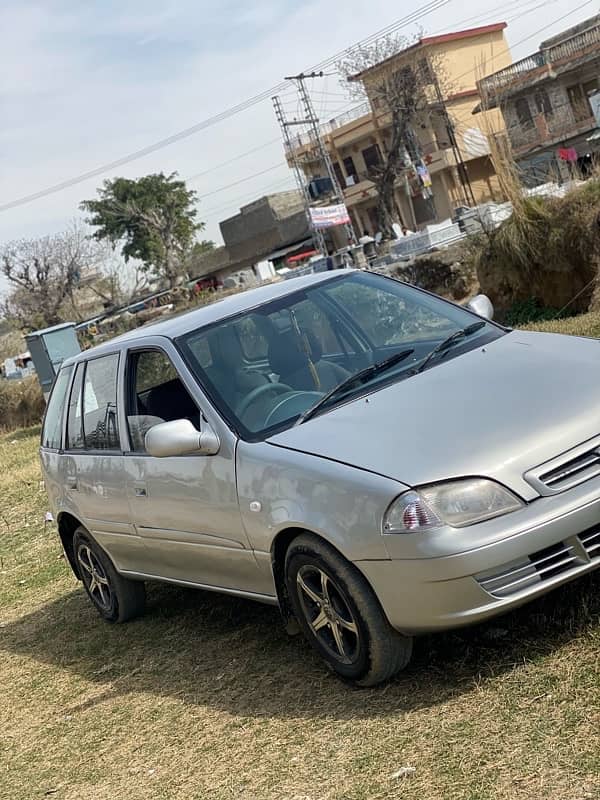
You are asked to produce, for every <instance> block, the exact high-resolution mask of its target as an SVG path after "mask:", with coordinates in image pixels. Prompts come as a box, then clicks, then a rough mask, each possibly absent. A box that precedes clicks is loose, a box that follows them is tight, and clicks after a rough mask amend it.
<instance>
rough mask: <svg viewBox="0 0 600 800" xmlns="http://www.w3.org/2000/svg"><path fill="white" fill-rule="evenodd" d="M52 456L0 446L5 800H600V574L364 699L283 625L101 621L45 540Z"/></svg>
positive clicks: (27, 439)
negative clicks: (45, 459) (45, 483)
mask: <svg viewBox="0 0 600 800" xmlns="http://www.w3.org/2000/svg"><path fill="white" fill-rule="evenodd" d="M36 448H37V436H36V432H35V431H32V432H25V433H18V434H9V435H5V436H0V464H1V466H2V469H1V471H0V497H2V511H1V514H0V526H1V527H0V559H1V562H0V563H1V568H0V686H1V687H2V695H1V697H2V699H1V701H0V731H1V733H0V798H2V800H25V799H27V800H30V798H43V797H52V798H57V800H58V799H59V798H60V800H88V799H89V800H114V799H115V798H127V800H142V798H143V800H163V799H164V800H170V799H171V798H185V800H188V799H189V800H233V799H234V798H235V800H284V799H285V800H292V799H294V800H378V799H380V800H384V798H385V799H386V800H387V798H415V799H416V798H418V800H440V799H441V798H452V799H453V800H454V798H456V799H457V800H490V798H493V799H494V800H496V799H497V800H513V799H514V800H516V798H519V800H521V798H531V800H540V798H545V799H551V800H583V798H598V797H600V779H599V775H600V734H599V731H600V678H599V667H600V665H599V655H598V654H599V652H600V574H598V573H596V575H595V576H591V577H589V578H587V579H586V580H581V581H579V582H577V583H575V584H571V585H570V586H567V587H565V588H563V589H560V590H558V591H556V592H554V593H553V594H552V595H550V596H548V597H547V598H545V599H544V600H543V601H541V602H537V603H534V604H532V605H529V606H528V607H526V608H525V609H523V610H521V611H519V612H517V613H513V614H511V615H509V616H507V617H504V618H501V619H498V620H497V621H495V622H494V623H493V624H488V625H483V626H479V627H476V628H473V629H470V630H465V631H460V632H455V633H449V634H445V635H441V636H435V637H426V638H423V639H421V640H419V641H418V643H417V648H416V655H415V659H414V661H413V663H412V664H411V666H410V667H409V669H408V670H407V671H406V672H405V673H404V674H402V675H401V676H399V677H398V678H397V679H396V680H395V681H393V682H392V683H390V684H389V685H387V686H384V687H382V688H379V689H373V690H355V689H351V688H349V687H347V686H345V685H343V684H341V683H340V682H339V681H337V680H336V679H335V678H333V677H332V676H330V675H329V674H327V673H326V672H325V671H324V669H323V667H322V666H321V664H320V663H319V662H318V660H317V659H316V657H314V656H313V655H312V653H311V652H310V651H309V650H308V648H307V647H306V646H305V645H304V643H303V642H302V641H301V640H300V639H298V638H293V639H292V638H289V637H287V636H286V634H285V633H284V631H283V630H282V627H281V625H280V623H279V619H278V614H277V612H276V611H275V610H274V609H272V608H269V607H263V606H260V605H255V604H252V603H250V602H244V601H241V600H236V599H234V598H227V597H220V596H218V595H210V594H204V593H200V592H191V591H183V590H179V589H176V588H171V587H166V586H155V587H151V588H150V592H149V609H148V613H147V614H146V616H145V617H143V618H142V619H140V620H137V621H136V622H133V623H130V624H128V625H124V626H109V625H106V624H104V623H103V622H101V620H100V619H99V618H98V617H97V616H96V614H95V612H94V611H93V609H92V608H91V606H90V605H89V603H88V602H87V600H86V598H85V597H84V595H83V592H82V591H81V590H80V589H79V587H78V585H77V584H76V582H75V580H74V579H73V578H72V577H71V575H70V573H69V571H68V568H67V565H66V563H65V561H64V559H62V558H61V557H60V548H59V545H58V540H57V536H56V533H55V531H54V530H53V529H51V528H48V529H47V530H44V527H43V512H44V510H45V509H46V500H45V496H44V494H43V492H42V491H40V487H39V480H40V474H39V468H38V465H37V459H36ZM402 767H414V768H415V772H414V774H413V775H411V776H409V777H405V778H394V777H392V775H393V774H394V773H395V772H397V771H398V770H399V769H400V768H402Z"/></svg>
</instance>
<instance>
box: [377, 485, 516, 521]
mask: <svg viewBox="0 0 600 800" xmlns="http://www.w3.org/2000/svg"><path fill="white" fill-rule="evenodd" d="M523 505H524V503H523V501H522V500H520V499H519V498H518V497H517V496H516V495H514V494H513V493H512V492H510V491H509V490H508V489H505V487H504V486H501V485H500V484H499V483H496V482H495V481H490V480H487V479H486V478H465V479H463V480H457V481H448V482H446V483H437V484H432V485H431V486H422V487H421V488H419V489H417V490H412V491H408V492H404V494H401V495H400V496H399V497H397V498H396V499H395V500H394V502H393V503H392V504H391V505H390V507H389V508H388V510H387V511H386V513H385V516H384V519H383V532H384V533H415V532H418V531H426V530H434V529H435V528H441V527H443V526H444V525H450V526H452V527H453V528H463V527H465V526H466V525H474V524H475V523H476V522H483V521H484V520H486V519H492V517H499V516H501V515H502V514H508V513H510V512H511V511H516V510H517V509H519V508H522V506H523Z"/></svg>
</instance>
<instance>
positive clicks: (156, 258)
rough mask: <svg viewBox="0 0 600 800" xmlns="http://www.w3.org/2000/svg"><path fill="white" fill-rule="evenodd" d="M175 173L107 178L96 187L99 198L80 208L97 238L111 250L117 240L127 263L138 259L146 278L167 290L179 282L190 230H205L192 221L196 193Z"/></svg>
mask: <svg viewBox="0 0 600 800" xmlns="http://www.w3.org/2000/svg"><path fill="white" fill-rule="evenodd" d="M176 175H177V173H175V172H174V173H172V174H171V175H164V174H163V173H162V172H160V173H158V174H155V175H146V176H145V177H143V178H139V179H137V180H130V179H128V178H114V179H113V180H107V181H104V185H103V186H102V188H101V189H99V190H98V195H99V199H97V200H85V201H84V202H82V203H81V206H80V207H81V208H82V209H83V210H84V211H86V212H88V214H89V215H90V216H89V218H88V222H89V223H90V224H91V225H93V226H94V227H96V228H97V229H98V230H97V231H96V232H95V233H94V237H95V238H96V239H98V240H107V241H109V242H110V243H111V245H112V246H113V247H114V248H116V247H117V245H118V244H119V243H121V242H122V243H123V245H122V248H121V253H122V254H123V257H124V258H125V260H126V261H128V260H129V259H130V258H137V259H139V260H140V261H141V262H142V264H143V267H144V269H145V270H146V272H147V273H148V275H149V277H151V278H154V279H157V280H160V281H164V282H165V283H166V284H167V285H168V287H169V288H171V287H173V286H175V285H176V284H177V283H178V281H179V280H180V278H181V276H182V271H183V269H184V266H183V265H184V263H185V258H186V256H187V255H188V253H189V250H190V248H191V246H192V244H193V242H194V238H195V234H196V232H197V231H200V230H202V229H203V228H204V224H203V223H197V222H196V221H195V217H196V213H197V212H196V209H195V208H194V207H193V206H194V203H195V200H196V193H195V192H194V191H191V190H189V189H188V188H187V187H186V185H185V181H181V180H177V179H176Z"/></svg>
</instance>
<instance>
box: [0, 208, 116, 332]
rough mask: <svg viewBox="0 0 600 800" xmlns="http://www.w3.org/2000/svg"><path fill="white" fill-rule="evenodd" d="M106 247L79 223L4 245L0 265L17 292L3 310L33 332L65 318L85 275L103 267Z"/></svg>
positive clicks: (10, 297) (10, 295) (0, 250)
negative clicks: (65, 228)
mask: <svg viewBox="0 0 600 800" xmlns="http://www.w3.org/2000/svg"><path fill="white" fill-rule="evenodd" d="M103 251H104V248H101V247H99V246H98V245H97V243H96V242H93V241H91V240H90V238H89V237H88V235H87V233H86V231H85V228H84V227H83V226H82V225H81V224H79V223H76V222H75V223H73V224H72V225H71V227H70V228H69V229H68V230H66V231H63V232H62V233H57V234H54V235H52V236H43V237H41V238H39V239H20V240H18V241H13V242H9V243H8V244H6V245H4V247H2V248H1V249H0V268H1V269H2V272H3V273H4V275H5V276H6V278H7V279H8V281H9V283H10V285H11V287H12V292H11V293H10V294H9V296H8V298H7V300H6V301H5V302H4V303H3V307H2V312H3V314H4V315H5V316H6V317H8V318H11V319H13V320H15V321H16V322H17V323H18V324H19V325H20V326H21V327H22V328H26V329H28V330H35V329H36V328H43V327H46V326H49V325H56V324H57V323H59V322H63V321H64V320H65V317H66V315H67V314H66V312H67V310H69V311H70V309H68V308H67V306H68V305H69V303H71V304H72V303H73V296H74V292H75V290H76V288H77V287H78V286H79V284H80V281H81V279H82V277H83V276H84V274H85V272H86V271H91V272H94V271H96V270H98V269H99V265H100V263H101V262H102V260H103V258H104V252H103Z"/></svg>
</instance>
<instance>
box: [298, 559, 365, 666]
mask: <svg viewBox="0 0 600 800" xmlns="http://www.w3.org/2000/svg"><path fill="white" fill-rule="evenodd" d="M296 583H297V586H298V598H299V600H300V605H301V607H302V611H303V613H304V616H305V619H306V621H307V623H308V625H309V626H310V629H311V631H312V633H313V634H314V636H315V637H316V638H317V640H318V641H319V643H320V645H321V646H322V647H323V648H324V649H325V650H326V651H327V652H328V653H329V655H330V656H331V657H332V658H334V659H335V660H336V661H338V662H340V663H341V664H353V663H354V662H355V661H356V659H357V658H358V655H359V650H360V634H359V630H358V625H357V623H356V620H355V619H354V616H353V614H352V612H351V610H350V607H349V605H348V602H347V601H346V599H345V598H344V594H343V592H342V591H341V589H340V588H339V587H338V585H337V584H336V582H335V581H334V580H333V578H332V577H331V576H330V575H328V574H327V573H326V572H324V571H323V570H322V569H320V568H319V567H316V566H312V565H308V564H307V565H304V566H303V567H301V568H300V569H299V570H298V574H297V577H296Z"/></svg>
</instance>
